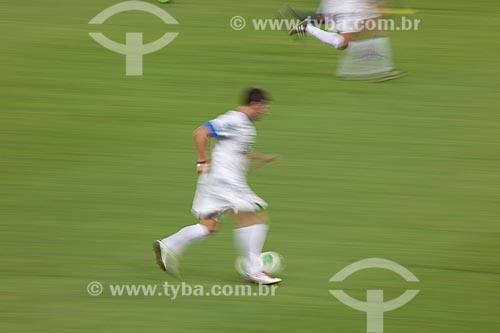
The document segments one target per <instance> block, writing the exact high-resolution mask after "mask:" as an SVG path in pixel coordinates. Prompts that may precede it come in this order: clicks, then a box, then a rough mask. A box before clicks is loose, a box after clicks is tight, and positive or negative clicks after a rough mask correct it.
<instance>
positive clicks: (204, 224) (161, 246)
mask: <svg viewBox="0 0 500 333" xmlns="http://www.w3.org/2000/svg"><path fill="white" fill-rule="evenodd" d="M227 206H228V203H227V202H226V201H224V200H223V199H221V198H219V197H218V196H216V195H214V193H213V186H212V185H210V183H209V180H208V179H207V178H206V177H202V176H200V178H199V180H198V185H197V189H196V193H195V196H194V200H193V207H192V212H193V215H194V216H195V217H197V218H198V219H199V221H200V222H199V223H197V224H193V225H189V226H186V227H184V228H182V229H180V230H179V231H177V232H176V233H174V234H173V235H170V236H168V237H166V238H163V239H161V240H158V241H155V242H154V243H153V249H154V252H155V256H156V261H157V263H158V265H159V266H160V268H161V269H162V270H164V271H167V272H171V273H174V274H175V273H177V270H178V268H177V257H178V256H180V255H181V254H182V253H183V252H184V251H185V250H186V248H187V247H188V246H189V245H191V244H193V243H194V242H196V241H198V240H201V239H203V238H206V237H208V236H210V235H211V234H212V233H214V232H215V231H216V230H217V229H218V224H219V223H218V221H219V216H220V214H222V212H224V211H225V210H227Z"/></svg>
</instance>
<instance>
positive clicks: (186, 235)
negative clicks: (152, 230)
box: [161, 223, 210, 255]
mask: <svg viewBox="0 0 500 333" xmlns="http://www.w3.org/2000/svg"><path fill="white" fill-rule="evenodd" d="M209 235H210V231H209V230H208V229H207V227H205V226H204V225H202V224H200V223H198V224H193V225H190V226H187V227H184V228H182V229H181V230H179V231H178V232H176V233H175V234H173V235H172V236H169V237H167V238H164V239H162V240H161V242H162V243H163V244H165V245H166V246H167V247H168V248H169V249H170V250H171V251H172V252H174V253H175V254H176V255H180V254H181V253H182V252H184V250H185V248H186V247H187V246H188V245H190V244H192V243H194V242H195V241H197V240H199V239H202V238H205V237H208V236H209Z"/></svg>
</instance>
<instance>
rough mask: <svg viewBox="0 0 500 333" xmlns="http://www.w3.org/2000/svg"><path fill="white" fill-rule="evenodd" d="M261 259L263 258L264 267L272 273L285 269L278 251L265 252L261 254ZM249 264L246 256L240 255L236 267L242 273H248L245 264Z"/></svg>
mask: <svg viewBox="0 0 500 333" xmlns="http://www.w3.org/2000/svg"><path fill="white" fill-rule="evenodd" d="M260 259H261V260H262V269H263V270H264V271H266V272H268V273H269V274H271V275H274V274H277V273H279V272H281V271H282V270H283V263H282V261H283V260H282V257H281V255H280V254H279V253H278V252H273V251H270V252H263V253H261V254H260ZM246 265H247V260H246V258H244V257H238V258H237V259H236V263H235V267H236V270H237V271H238V273H240V275H242V276H245V275H246V269H245V266H246Z"/></svg>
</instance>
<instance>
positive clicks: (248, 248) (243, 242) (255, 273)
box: [234, 212, 281, 284]
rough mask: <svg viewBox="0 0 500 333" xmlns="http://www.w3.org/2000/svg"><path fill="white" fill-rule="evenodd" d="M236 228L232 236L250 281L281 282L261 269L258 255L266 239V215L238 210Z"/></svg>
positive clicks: (263, 282)
mask: <svg viewBox="0 0 500 333" xmlns="http://www.w3.org/2000/svg"><path fill="white" fill-rule="evenodd" d="M235 218H236V220H237V222H238V228H237V229H235V230H234V238H235V242H236V245H237V247H238V248H239V250H240V253H241V256H242V257H243V258H244V262H245V263H246V265H245V266H246V267H245V270H246V274H247V276H248V278H249V280H250V281H252V282H256V283H262V284H272V283H278V282H281V279H279V278H275V277H272V276H270V275H269V274H267V273H266V272H264V271H263V267H262V259H261V257H260V255H261V253H262V248H263V246H264V243H265V241H266V236H267V231H268V229H269V227H268V225H267V216H266V214H265V213H264V212H238V213H237V214H235Z"/></svg>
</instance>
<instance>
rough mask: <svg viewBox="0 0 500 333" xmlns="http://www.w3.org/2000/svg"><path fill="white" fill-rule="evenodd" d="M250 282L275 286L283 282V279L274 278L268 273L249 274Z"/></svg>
mask: <svg viewBox="0 0 500 333" xmlns="http://www.w3.org/2000/svg"><path fill="white" fill-rule="evenodd" d="M248 280H249V281H250V282H253V283H258V284H275V283H280V282H281V281H282V279H280V278H275V277H272V276H271V275H270V274H269V273H267V272H266V271H261V272H259V273H257V274H249V275H248Z"/></svg>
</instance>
